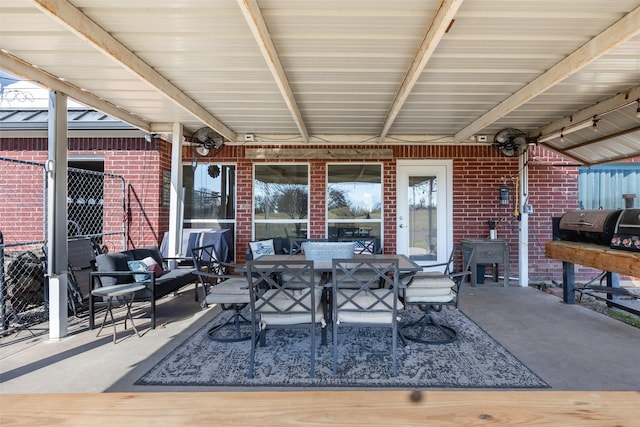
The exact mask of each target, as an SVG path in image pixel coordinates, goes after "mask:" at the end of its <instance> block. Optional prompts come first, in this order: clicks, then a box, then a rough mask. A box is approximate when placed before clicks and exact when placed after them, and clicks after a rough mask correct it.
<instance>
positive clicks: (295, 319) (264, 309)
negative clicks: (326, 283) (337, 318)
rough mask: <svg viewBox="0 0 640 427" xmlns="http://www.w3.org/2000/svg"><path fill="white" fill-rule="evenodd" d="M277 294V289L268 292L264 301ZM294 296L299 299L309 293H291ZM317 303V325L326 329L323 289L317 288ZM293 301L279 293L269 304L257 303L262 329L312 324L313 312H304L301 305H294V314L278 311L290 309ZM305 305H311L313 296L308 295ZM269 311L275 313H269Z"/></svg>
mask: <svg viewBox="0 0 640 427" xmlns="http://www.w3.org/2000/svg"><path fill="white" fill-rule="evenodd" d="M275 292H279V291H277V290H275V289H271V290H268V291H267V292H265V294H264V295H263V298H264V299H268V298H270V297H271V296H272V295H273V294H274V293H275ZM289 292H291V293H292V294H293V295H294V298H299V297H301V296H302V295H304V293H306V292H307V290H306V289H304V290H292V291H289ZM314 292H315V294H316V295H315V302H316V323H321V324H322V326H323V327H324V325H325V321H324V313H323V310H322V288H321V287H315V289H314ZM292 301H293V300H292V299H291V298H288V297H287V296H286V295H285V294H284V293H282V292H279V293H278V295H277V296H276V297H275V298H273V299H271V300H270V301H269V303H266V302H264V301H257V305H256V310H257V311H259V312H260V324H261V328H262V329H264V328H265V327H269V325H279V326H281V325H297V324H304V323H311V312H302V310H303V308H302V306H300V305H294V306H293V308H292V310H293V311H294V312H292V313H279V312H278V310H283V311H285V310H286V309H287V308H288V307H290V306H291V305H292ZM303 302H304V304H306V305H307V306H309V305H311V294H309V295H307V296H306V297H305V298H304V299H303ZM270 304H273V305H275V306H276V307H277V310H276V309H274V308H272V307H271V306H270ZM269 311H274V312H271V313H269Z"/></svg>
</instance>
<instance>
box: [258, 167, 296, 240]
mask: <svg viewBox="0 0 640 427" xmlns="http://www.w3.org/2000/svg"><path fill="white" fill-rule="evenodd" d="M253 219H254V238H255V239H264V238H267V237H302V238H304V237H307V230H308V226H309V165H306V164H284V163H278V164H257V165H255V166H254V180H253Z"/></svg>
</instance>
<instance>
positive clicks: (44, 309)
mask: <svg viewBox="0 0 640 427" xmlns="http://www.w3.org/2000/svg"><path fill="white" fill-rule="evenodd" d="M46 209H47V177H46V172H45V165H44V164H42V163H35V162H28V161H23V160H15V159H8V158H4V157H0V334H2V335H4V334H6V333H9V332H12V331H16V330H20V329H25V328H28V327H30V326H31V325H34V324H37V323H40V322H43V321H46V320H48V305H47V301H48V295H47V290H48V289H47V286H46V280H45V273H46V270H47V269H46V265H45V257H44V252H43V248H44V247H45V246H46V237H47V223H46V221H47V216H46ZM67 217H68V223H67V232H68V234H69V236H74V237H78V238H80V237H88V238H91V239H92V240H93V241H94V242H95V243H96V246H97V247H98V248H100V247H101V246H102V245H104V244H105V243H106V240H107V239H105V238H108V240H109V241H110V242H114V241H121V242H122V247H124V243H125V242H126V225H125V223H126V221H124V217H125V181H124V178H123V177H122V176H120V175H113V174H107V173H103V172H96V171H90V170H84V169H77V168H69V169H68V194H67ZM118 246H119V245H118ZM112 249H113V250H121V249H122V248H121V247H118V248H112ZM102 250H106V248H104V247H103V248H102ZM84 297H85V298H86V295H85V296H84Z"/></svg>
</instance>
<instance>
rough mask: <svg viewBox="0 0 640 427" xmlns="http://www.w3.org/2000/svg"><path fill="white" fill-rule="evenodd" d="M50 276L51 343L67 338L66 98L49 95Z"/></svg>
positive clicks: (48, 251) (48, 220)
mask: <svg viewBox="0 0 640 427" xmlns="http://www.w3.org/2000/svg"><path fill="white" fill-rule="evenodd" d="M46 172H47V236H48V238H47V276H48V278H49V339H52V340H55V339H60V338H62V337H64V336H66V335H67V316H68V312H67V269H68V253H67V96H66V95H64V94H62V93H60V92H49V142H48V159H47V163H46Z"/></svg>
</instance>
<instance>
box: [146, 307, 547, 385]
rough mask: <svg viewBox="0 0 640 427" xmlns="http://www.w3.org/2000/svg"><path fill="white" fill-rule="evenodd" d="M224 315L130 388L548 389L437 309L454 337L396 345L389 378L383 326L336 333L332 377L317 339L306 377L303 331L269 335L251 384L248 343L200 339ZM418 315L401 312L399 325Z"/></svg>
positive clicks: (474, 330)
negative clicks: (335, 363) (311, 368)
mask: <svg viewBox="0 0 640 427" xmlns="http://www.w3.org/2000/svg"><path fill="white" fill-rule="evenodd" d="M221 316H224V318H226V316H230V313H228V312H224V313H221V314H220V315H218V317H217V318H215V319H213V320H212V321H211V322H209V324H208V325H205V326H204V327H203V328H201V329H200V330H198V331H197V332H196V333H194V334H193V335H192V336H191V337H189V338H188V339H186V340H185V341H184V342H183V343H182V344H180V345H179V346H178V347H177V348H176V349H175V350H173V351H172V352H171V353H169V354H168V355H167V356H166V357H164V359H163V360H161V361H160V362H159V363H158V364H157V365H156V366H154V367H153V368H152V369H151V370H149V371H148V372H147V373H146V374H144V375H143V376H142V377H141V378H140V379H139V380H138V381H136V383H135V385H153V386H163V385H165V386H181V385H183V386H235V387H243V386H247V387H256V386H258V387H260V386H265V387H292V388H296V387H318V388H322V387H334V388H340V387H348V388H408V389H415V388H429V387H434V388H514V389H518V388H547V387H548V385H547V384H546V383H545V382H544V381H542V380H541V379H540V378H539V377H538V376H537V375H536V374H535V373H533V372H532V371H531V370H529V369H528V368H527V367H526V366H525V365H524V364H522V363H521V362H520V361H519V360H518V359H517V358H516V357H515V356H513V355H512V354H511V353H510V352H509V351H508V350H507V349H505V348H504V347H502V346H501V345H500V344H498V343H497V342H496V341H495V340H494V339H493V338H491V337H490V336H489V335H488V334H487V333H486V332H484V331H483V330H482V329H481V328H480V327H479V326H478V325H476V324H475V323H474V322H473V321H472V320H471V319H469V318H468V317H467V316H466V315H464V314H463V313H462V312H460V311H455V310H449V309H444V310H443V311H442V312H441V313H437V316H438V318H439V319H441V321H442V322H443V323H444V324H447V325H450V326H452V327H454V328H455V329H456V330H457V331H458V332H459V337H460V338H459V339H458V340H457V341H455V342H453V343H451V344H443V345H425V344H418V343H410V346H409V347H408V348H405V347H403V346H402V345H401V343H400V341H399V345H398V376H397V377H395V378H394V377H392V376H391V368H392V367H391V352H390V346H391V331H390V330H389V329H372V328H358V329H353V328H342V329H339V342H338V375H336V376H334V375H333V374H332V360H333V359H332V357H333V350H332V345H331V328H330V327H329V329H328V340H329V345H328V346H326V347H324V346H320V337H319V336H318V340H317V344H318V346H317V352H316V375H315V378H309V346H310V340H309V336H308V333H306V332H303V331H299V330H270V331H268V333H267V346H266V347H258V349H257V351H256V365H255V374H254V378H253V379H248V378H247V368H248V363H249V353H250V347H251V344H250V342H249V341H243V342H237V343H220V342H214V341H211V340H210V339H209V337H208V336H207V330H208V329H209V328H210V327H211V325H213V324H216V323H217V322H219V321H220V320H221V319H222V317H221ZM415 316H418V313H417V312H413V311H408V312H404V313H403V314H402V317H403V320H410V319H411V318H415Z"/></svg>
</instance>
